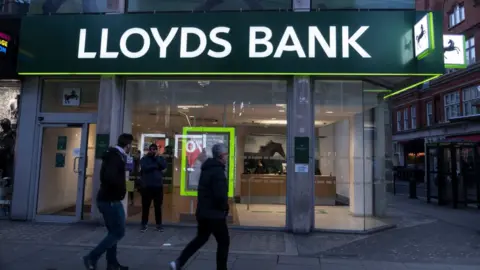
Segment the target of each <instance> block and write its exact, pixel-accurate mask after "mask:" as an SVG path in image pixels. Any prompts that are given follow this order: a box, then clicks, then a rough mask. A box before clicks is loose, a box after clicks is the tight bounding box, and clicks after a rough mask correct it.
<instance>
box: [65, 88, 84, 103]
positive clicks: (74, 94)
mask: <svg viewBox="0 0 480 270" xmlns="http://www.w3.org/2000/svg"><path fill="white" fill-rule="evenodd" d="M79 98H80V97H79V96H78V94H77V91H75V90H72V92H70V94H67V95H64V97H63V99H64V100H65V104H70V100H78V99H79Z"/></svg>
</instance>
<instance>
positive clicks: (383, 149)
mask: <svg viewBox="0 0 480 270" xmlns="http://www.w3.org/2000/svg"><path fill="white" fill-rule="evenodd" d="M418 23H424V25H422V27H421V28H420V27H416V26H415V25H416V24H418ZM414 26H415V27H414ZM417 28H418V29H417ZM39 29H42V32H41V33H40V32H39ZM441 32H442V14H441V13H439V14H437V13H425V12H416V11H360V12H358V11H326V12H228V13H165V14H123V15H54V16H27V17H26V18H25V19H24V20H23V23H22V29H21V38H20V46H21V51H22V52H23V54H24V55H23V57H22V58H20V60H19V63H18V65H19V70H18V71H19V74H20V75H22V76H25V78H26V79H25V80H24V82H23V88H22V100H21V106H20V108H21V113H20V118H21V121H19V123H20V126H19V136H18V143H17V145H18V147H17V148H18V150H17V151H18V152H19V154H18V155H20V156H22V162H17V163H16V170H15V179H16V181H15V186H14V195H13V202H12V214H11V215H12V219H18V220H34V221H38V222H43V221H49V222H52V221H53V222H78V221H82V220H86V221H89V220H91V221H95V220H96V219H97V218H98V214H97V211H96V207H95V200H94V199H92V198H95V194H96V191H97V190H98V186H99V169H100V165H101V160H100V159H99V158H100V157H101V154H102V153H103V151H104V150H105V148H106V147H108V146H109V145H113V144H115V139H116V137H117V136H118V135H119V134H120V133H122V132H129V133H132V134H133V135H134V137H135V142H134V146H133V148H134V149H133V151H132V152H131V156H132V158H131V159H129V162H130V163H129V164H128V165H127V168H126V174H128V176H129V179H130V180H132V181H128V182H127V187H128V190H129V196H126V198H125V209H126V211H127V216H128V218H127V222H132V223H135V222H139V221H140V218H141V200H140V195H139V193H138V191H137V190H136V188H135V184H134V183H135V180H136V179H137V178H138V175H139V174H140V172H139V170H140V169H139V168H138V166H135V164H136V163H137V161H138V159H139V158H141V157H142V156H143V155H144V154H145V151H146V149H148V146H149V145H150V144H152V143H155V144H157V145H158V146H159V148H160V152H161V154H162V155H163V156H164V157H165V158H166V160H167V162H168V168H167V170H166V171H165V173H164V189H163V190H164V191H163V192H164V198H163V220H164V223H167V224H189V223H191V222H192V221H194V217H193V214H194V212H195V207H196V197H195V196H196V187H197V184H198V179H199V168H200V166H201V163H202V161H204V160H205V157H207V156H208V155H210V153H209V151H210V148H211V146H212V145H213V144H214V143H217V142H223V143H225V144H226V145H228V147H229V151H230V152H229V161H228V166H227V168H226V175H227V177H228V179H229V188H230V189H229V197H230V198H231V201H230V204H231V206H230V209H231V211H230V214H229V222H230V223H231V225H232V226H242V227H269V228H280V229H287V230H289V231H294V232H310V231H312V230H315V229H321V230H336V231H360V232H364V231H371V230H377V229H384V228H388V227H390V226H392V225H393V224H391V223H389V222H387V221H386V220H387V219H386V218H388V211H387V210H388V209H387V194H386V192H387V191H386V190H387V185H388V184H389V183H390V182H391V180H392V175H391V167H392V165H391V154H392V150H391V134H390V132H391V127H390V126H391V122H390V121H391V117H390V112H389V110H388V105H387V101H388V97H389V96H391V95H394V94H395V93H397V92H399V91H405V90H408V89H411V88H413V87H416V86H418V85H420V84H422V83H424V82H426V81H428V80H431V79H432V78H434V77H436V76H438V75H440V74H442V73H443V70H444V60H443V49H442V48H441V45H439V44H442V34H441ZM435 44H437V46H434V45H435ZM152 212H153V210H152ZM152 215H153V214H152Z"/></svg>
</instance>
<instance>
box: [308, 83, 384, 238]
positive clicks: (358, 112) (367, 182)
mask: <svg viewBox="0 0 480 270" xmlns="http://www.w3.org/2000/svg"><path fill="white" fill-rule="evenodd" d="M382 91H383V90H382V89H375V88H373V86H371V85H369V84H367V83H364V82H362V81H320V80H317V81H315V123H316V125H315V126H316V132H317V136H318V144H319V147H318V149H317V160H316V163H317V165H318V168H319V171H317V173H316V175H315V204H316V206H315V225H316V227H317V228H321V229H336V230H359V231H363V230H370V229H375V228H377V227H382V226H385V225H387V224H386V223H384V222H382V221H381V220H379V219H376V218H375V217H372V215H373V213H374V211H373V206H374V205H375V203H374V201H375V198H374V194H375V192H374V190H377V187H376V186H375V185H376V184H374V181H373V179H377V180H379V179H384V176H382V175H383V174H384V169H382V168H381V166H380V165H379V164H380V163H379V162H380V161H381V160H383V159H382V157H384V156H385V151H386V150H385V147H384V145H385V143H384V141H385V134H383V135H382V134H380V133H381V132H385V126H383V127H381V125H382V123H384V117H385V115H386V114H385V112H384V111H380V109H379V107H378V106H379V103H380V101H381V100H382V99H381V95H382V94H381V92H382ZM380 138H383V140H380ZM374 141H375V143H374ZM374 144H375V146H374ZM380 154H381V155H380ZM375 164H377V166H375ZM375 183H376V182H375ZM380 183H384V182H381V181H380ZM375 196H377V195H376V194H375Z"/></svg>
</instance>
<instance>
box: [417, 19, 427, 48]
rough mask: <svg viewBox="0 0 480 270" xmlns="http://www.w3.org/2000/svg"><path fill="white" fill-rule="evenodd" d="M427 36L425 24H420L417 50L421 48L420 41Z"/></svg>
mask: <svg viewBox="0 0 480 270" xmlns="http://www.w3.org/2000/svg"><path fill="white" fill-rule="evenodd" d="M424 36H425V29H424V28H423V24H420V33H419V34H418V35H417V36H416V37H415V40H416V41H417V49H418V48H419V47H420V40H422V38H423V37H424Z"/></svg>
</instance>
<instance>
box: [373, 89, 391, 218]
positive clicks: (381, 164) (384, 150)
mask: <svg viewBox="0 0 480 270" xmlns="http://www.w3.org/2000/svg"><path fill="white" fill-rule="evenodd" d="M390 119H391V118H390V109H389V104H388V102H387V101H385V100H384V99H383V98H381V100H380V103H379V105H378V106H377V107H375V146H374V156H375V166H374V183H373V187H374V192H373V194H374V195H373V205H374V215H375V216H377V217H382V216H385V215H386V212H387V206H388V203H387V184H389V183H391V182H393V164H392V152H393V150H392V128H391V123H390Z"/></svg>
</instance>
